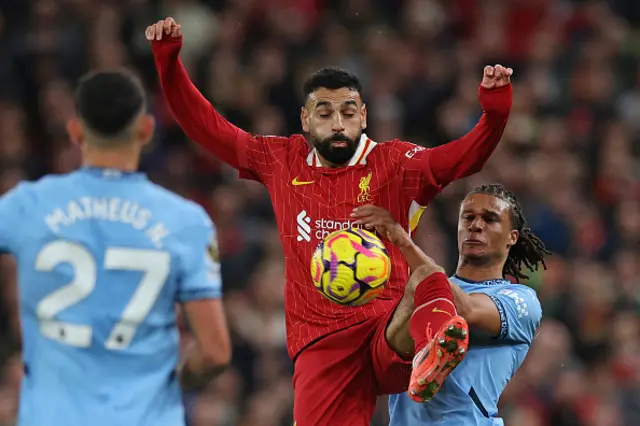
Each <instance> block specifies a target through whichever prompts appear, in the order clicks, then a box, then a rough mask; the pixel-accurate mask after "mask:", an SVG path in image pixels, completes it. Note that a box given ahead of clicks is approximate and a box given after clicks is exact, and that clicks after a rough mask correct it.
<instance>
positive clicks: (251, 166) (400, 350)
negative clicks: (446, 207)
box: [146, 18, 512, 426]
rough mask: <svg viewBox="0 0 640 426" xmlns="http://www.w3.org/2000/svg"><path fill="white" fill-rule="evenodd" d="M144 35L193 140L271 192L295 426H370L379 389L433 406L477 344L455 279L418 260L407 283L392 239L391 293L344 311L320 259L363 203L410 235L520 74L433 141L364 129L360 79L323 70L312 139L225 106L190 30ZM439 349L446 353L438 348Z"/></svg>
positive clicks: (312, 106) (466, 162) (491, 127)
mask: <svg viewBox="0 0 640 426" xmlns="http://www.w3.org/2000/svg"><path fill="white" fill-rule="evenodd" d="M146 37H147V39H148V40H150V41H152V48H153V54H154V57H155V63H156V68H157V70H158V74H159V76H160V82H161V85H162V89H163V92H164V95H165V97H166V99H167V102H168V103H169V106H170V107H171V110H172V111H173V114H174V115H175V117H176V120H177V121H178V123H179V124H180V126H181V127H182V129H183V130H184V132H185V133H186V134H187V136H188V137H189V138H190V139H192V140H194V141H196V142H197V143H198V144H200V145H202V146H203V147H204V148H206V149H207V150H209V151H210V152H212V153H213V154H215V155H216V156H217V157H219V158H220V159H222V160H223V161H225V162H227V163H228V164H230V165H231V166H233V167H235V168H236V169H238V170H239V171H240V176H241V177H243V178H246V179H253V180H256V181H258V182H262V183H263V184H264V185H265V186H266V187H267V189H268V191H269V194H270V196H271V200H272V202H273V207H274V210H275V214H276V220H277V224H278V228H279V230H280V238H281V240H282V246H283V249H284V252H285V266H286V278H287V285H286V295H285V309H286V323H287V324H286V325H287V346H288V350H289V355H290V356H291V358H292V359H293V360H294V363H295V367H294V368H295V372H294V379H293V386H294V395H295V402H294V418H295V420H296V422H297V425H298V426H325V425H331V426H340V425H349V426H360V425H362V426H365V425H369V422H370V419H371V416H372V413H373V410H374V408H375V402H376V395H380V394H390V393H400V392H404V391H406V390H407V389H409V391H410V393H411V394H412V396H413V398H414V399H419V400H420V399H421V400H425V401H426V400H428V399H429V398H430V397H431V396H432V394H433V393H435V392H436V391H437V389H438V388H439V386H440V384H441V383H442V380H444V378H445V377H446V375H447V374H448V372H449V371H450V369H451V368H453V367H455V366H456V365H457V363H458V362H459V361H460V360H461V359H462V357H463V356H464V350H465V349H466V345H467V344H468V338H467V337H466V335H465V333H464V332H465V331H466V327H467V325H466V322H465V321H464V320H463V319H462V318H460V317H459V316H457V315H456V310H455V306H454V305H453V297H452V294H451V289H450V287H449V284H448V281H447V277H446V276H445V275H444V274H442V273H440V274H433V275H432V274H431V273H432V272H433V271H428V270H424V269H421V268H418V269H417V270H416V271H413V274H412V276H411V279H409V268H408V266H407V263H406V261H405V259H404V258H403V257H402V254H401V251H400V250H399V248H398V247H395V246H394V245H391V244H389V245H388V248H389V250H390V254H391V258H392V260H393V267H392V273H391V279H390V281H389V283H388V284H387V288H386V289H385V291H384V293H383V294H382V295H380V296H379V297H378V298H377V299H375V300H374V301H372V302H370V303H368V304H366V305H364V306H361V307H349V306H341V305H338V304H334V303H332V302H330V301H329V300H327V299H326V298H324V297H323V296H322V295H321V294H320V293H319V292H318V291H316V290H315V288H314V286H313V283H312V282H311V276H310V270H309V267H310V261H311V256H312V254H313V251H314V249H315V248H316V246H317V245H318V243H319V242H320V241H321V240H322V239H323V237H325V236H326V235H328V234H329V233H330V232H331V231H333V230H335V229H339V228H345V227H349V226H353V225H357V223H358V222H357V221H358V219H360V218H359V215H362V214H363V212H364V214H366V210H367V209H361V210H360V211H358V210H355V211H354V209H357V208H358V207H360V206H363V205H366V204H375V205H377V206H380V207H382V208H384V209H386V210H389V211H390V212H391V213H392V215H393V217H394V218H395V219H396V220H397V222H398V223H400V224H401V225H402V226H403V228H404V229H406V230H409V231H410V230H412V228H415V226H416V225H417V223H418V220H419V218H420V214H421V213H422V211H423V210H424V208H425V206H426V205H427V204H428V203H429V201H430V200H431V199H432V198H433V197H434V196H436V195H437V194H438V193H439V192H440V191H441V190H442V188H444V187H445V186H446V185H448V184H449V183H451V182H452V181H454V180H456V179H460V178H463V177H465V176H469V175H471V174H473V173H476V172H478V171H479V170H480V169H481V168H482V166H483V165H484V164H485V162H486V161H487V159H488V158H489V156H490V155H491V153H492V152H493V150H494V149H495V147H496V145H497V144H498V141H499V140H500V137H501V135H502V132H503V130H504V127H505V125H506V122H507V117H508V115H509V110H510V108H511V85H510V76H511V73H512V71H511V69H507V68H503V67H502V66H499V65H497V66H495V67H486V68H485V70H484V77H483V80H482V83H481V87H480V89H479V97H480V103H481V105H482V108H483V111H484V114H483V116H482V118H481V119H480V122H479V123H478V124H477V125H476V127H475V128H474V129H473V130H471V132H469V133H468V134H467V135H465V136H463V137H462V138H460V139H458V140H456V141H453V142H450V143H448V144H445V145H443V146H439V147H436V148H433V149H427V148H424V147H420V146H417V145H414V144H411V143H408V142H402V141H399V140H393V141H390V142H385V143H376V142H374V141H373V140H371V139H370V138H369V137H367V136H366V135H365V134H364V133H363V131H364V129H365V128H366V124H367V110H366V107H365V105H364V103H363V100H362V98H361V94H362V87H361V84H360V82H359V80H358V78H357V77H355V76H354V75H352V74H350V73H348V72H346V71H343V70H339V69H323V70H320V71H318V72H316V73H315V74H313V75H312V76H311V77H310V78H309V80H307V82H306V83H305V84H304V88H303V89H304V94H305V96H306V100H305V105H304V106H303V108H302V112H301V121H302V128H303V130H304V132H305V133H307V134H308V135H309V139H310V143H309V142H308V141H307V138H305V136H303V135H293V136H289V137H275V136H254V135H251V134H249V133H247V132H246V131H244V130H242V129H239V128H237V127H236V126H234V125H233V124H231V123H229V122H228V121H227V120H225V119H224V118H223V117H222V116H221V115H220V114H218V113H217V112H216V111H215V109H214V108H213V107H212V106H211V104H210V103H209V102H208V101H207V100H206V99H205V98H204V97H203V96H202V95H201V94H200V92H199V91H198V90H197V89H196V87H194V85H193V84H192V83H191V80H190V79H189V76H188V75H187V72H186V71H185V69H184V67H183V65H182V63H181V62H180V59H179V57H178V56H179V52H180V48H181V46H182V36H181V32H180V26H179V25H178V24H176V22H175V21H174V20H173V19H171V18H167V19H165V20H161V21H158V23H156V24H153V25H150V26H149V27H148V28H147V30H146ZM310 145H311V146H310ZM383 237H384V236H383ZM427 276H428V277H429V278H426V277H427ZM403 295H404V297H403ZM403 299H404V300H403ZM403 302H405V303H403ZM414 306H415V307H416V308H415V310H414V308H413V307H414ZM432 331H433V337H432ZM411 338H413V340H412V339H411ZM453 341H455V342H453ZM414 342H415V347H414ZM432 344H433V345H436V344H439V345H440V346H439V348H440V349H439V350H437V351H435V350H434V351H430V350H429V348H431V347H432ZM425 348H426V349H425ZM423 349H424V350H423ZM454 349H455V350H454ZM416 353H417V354H418V355H416V356H415V360H414V368H413V372H414V373H413V376H412V375H411V374H412V373H411V370H412V369H411V360H412V358H413V357H414V354H416ZM436 353H437V354H438V355H437V356H436V355H435V354H436ZM439 356H440V357H439Z"/></svg>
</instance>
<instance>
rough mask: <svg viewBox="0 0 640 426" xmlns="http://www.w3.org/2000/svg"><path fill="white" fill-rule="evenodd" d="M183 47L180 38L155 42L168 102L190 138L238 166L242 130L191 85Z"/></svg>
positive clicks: (162, 82) (163, 90) (155, 53)
mask: <svg viewBox="0 0 640 426" xmlns="http://www.w3.org/2000/svg"><path fill="white" fill-rule="evenodd" d="M181 44H182V42H181V40H179V39H178V40H163V41H154V42H153V43H152V49H153V55H154V60H155V64H156V69H157V71H158V76H159V78H160V85H161V87H162V92H163V93H164V96H165V98H166V100H167V103H168V104H169V107H170V109H171V111H172V113H173V115H174V117H175V119H176V121H177V122H178V124H180V127H181V128H182V130H183V131H184V132H185V133H186V135H187V136H188V137H189V138H190V139H192V140H193V141H195V142H197V143H198V144H199V145H202V146H203V147H204V148H206V149H207V150H208V151H210V152H212V153H213V154H214V155H216V156H217V157H219V158H220V159H222V160H223V161H225V162H227V163H229V164H231V165H232V166H234V167H237V165H238V155H237V149H236V145H237V143H238V137H239V132H242V131H241V130H240V129H238V128H237V127H236V126H234V125H233V124H231V123H229V122H228V121H227V120H226V119H225V118H224V117H222V116H221V115H220V114H219V113H218V112H217V111H216V110H215V108H213V106H212V105H211V103H210V102H209V101H208V100H207V99H206V98H205V97H204V96H203V95H202V93H200V91H199V90H198V89H197V88H196V87H195V86H194V84H193V83H192V82H191V79H190V78H189V74H188V73H187V70H186V69H185V68H184V66H183V64H182V62H181V61H180V58H179V55H178V54H179V52H180V47H181Z"/></svg>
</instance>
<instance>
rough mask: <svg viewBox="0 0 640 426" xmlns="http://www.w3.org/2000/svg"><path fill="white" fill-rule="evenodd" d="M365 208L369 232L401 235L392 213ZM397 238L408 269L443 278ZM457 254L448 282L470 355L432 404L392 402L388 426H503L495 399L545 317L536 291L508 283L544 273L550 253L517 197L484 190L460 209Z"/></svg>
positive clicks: (432, 350) (405, 398)
mask: <svg viewBox="0 0 640 426" xmlns="http://www.w3.org/2000/svg"><path fill="white" fill-rule="evenodd" d="M366 209H368V211H369V212H368V216H366V218H367V219H366V220H365V221H363V223H365V224H366V225H367V226H369V227H370V226H372V225H377V226H378V228H380V227H383V228H385V229H390V230H393V229H396V233H397V232H398V231H397V229H398V228H399V226H395V228H394V226H393V223H394V220H393V218H392V217H391V215H390V214H389V213H388V212H386V211H384V210H382V209H379V208H377V207H371V206H367V207H366ZM394 238H395V241H393V242H394V243H395V244H398V245H399V246H400V247H401V248H402V251H403V254H404V255H405V256H406V257H407V260H408V261H409V263H410V264H417V265H420V264H424V265H427V266H425V267H427V268H429V269H430V271H431V275H430V276H431V277H432V279H436V278H435V277H439V279H446V276H445V275H444V270H443V269H442V268H440V267H438V266H437V265H436V264H435V263H434V262H433V261H432V260H431V259H430V258H429V257H428V256H426V255H425V254H424V253H423V252H422V251H421V250H420V249H419V248H418V247H417V246H416V245H415V244H413V242H412V241H411V240H410V238H409V237H408V236H407V235H406V234H404V236H402V235H401V236H395V237H394ZM458 250H459V261H458V267H457V270H456V273H455V275H454V276H453V277H451V278H450V283H451V288H452V290H453V294H454V299H455V303H456V307H457V310H458V314H459V315H461V316H463V317H464V318H465V319H466V320H467V322H468V324H469V328H470V331H471V334H470V345H469V351H468V353H467V355H466V357H465V359H464V361H462V362H461V363H460V364H459V365H458V367H457V368H456V369H455V370H453V372H452V373H451V374H450V375H449V377H448V378H447V380H446V381H444V383H443V384H442V387H441V388H440V390H439V392H438V393H437V395H435V397H434V398H433V399H432V400H431V401H430V402H428V403H427V404H424V402H427V401H426V400H424V399H423V398H421V397H420V396H418V395H413V394H411V393H409V394H399V395H392V396H391V397H390V400H389V409H390V415H391V423H390V424H391V426H400V425H402V426H418V425H429V426H432V425H441V426H449V425H460V426H496V425H503V424H504V423H503V421H502V419H501V418H499V417H498V407H497V404H498V399H499V398H500V395H501V394H502V391H503V390H504V388H505V387H506V385H507V383H509V381H510V380H511V378H512V377H513V375H514V374H515V372H516V371H517V370H518V368H520V366H521V365H522V362H523V361H524V359H525V357H526V355H527V352H528V350H529V347H530V346H531V342H532V340H533V339H534V337H535V334H536V330H537V328H538V326H539V325H540V320H541V317H542V310H541V307H540V302H539V300H538V297H537V296H536V294H535V292H534V291H533V290H532V289H530V288H529V287H526V286H524V285H519V284H512V283H511V282H510V281H508V280H507V279H506V278H505V277H506V276H512V277H515V278H516V279H518V280H519V279H520V278H528V277H527V276H526V275H525V274H524V273H523V272H522V271H521V270H522V268H523V267H527V268H528V269H530V270H537V269H538V267H539V265H542V266H544V256H545V254H547V253H548V251H547V250H546V249H545V247H544V244H543V243H542V241H540V240H539V239H538V238H537V237H536V236H535V235H534V234H533V233H532V232H531V230H530V229H529V228H526V227H525V218H524V215H523V212H522V208H521V206H520V204H519V202H518V200H517V198H516V197H515V196H514V195H513V193H511V192H510V191H508V190H507V189H505V188H504V187H503V186H501V185H483V186H479V187H477V188H475V189H474V190H473V191H471V193H470V194H469V195H467V197H466V198H465V199H464V201H463V202H462V204H461V206H460V216H459V219H458ZM409 302H410V301H408V300H403V303H409ZM402 334H404V336H405V340H408V339H409V338H410V337H409V333H408V331H407V330H404V331H403V332H402ZM442 343H443V344H446V342H442ZM443 344H441V343H440V342H437V341H434V342H433V343H431V345H429V346H427V348H426V349H425V351H424V352H423V353H422V354H419V355H418V356H422V357H426V358H429V357H435V358H437V357H438V356H439V354H438V353H436V350H437V352H440V351H441V350H442V346H443ZM412 400H413V401H412ZM416 402H418V403H416Z"/></svg>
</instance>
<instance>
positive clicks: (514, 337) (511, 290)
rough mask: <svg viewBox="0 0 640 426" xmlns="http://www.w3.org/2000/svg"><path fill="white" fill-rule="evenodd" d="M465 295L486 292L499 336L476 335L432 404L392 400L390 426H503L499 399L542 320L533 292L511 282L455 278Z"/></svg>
mask: <svg viewBox="0 0 640 426" xmlns="http://www.w3.org/2000/svg"><path fill="white" fill-rule="evenodd" d="M450 280H451V281H453V282H454V283H456V284H458V285H459V286H460V288H461V289H462V290H463V291H464V292H465V293H485V294H487V295H488V296H489V297H490V298H491V299H492V300H493V301H494V302H495V304H496V306H497V307H498V311H499V312H500V319H501V321H502V326H501V329H500V336H499V337H498V338H491V337H489V336H483V335H480V334H479V333H474V331H473V329H472V330H471V335H470V344H469V352H468V353H467V355H466V357H465V358H464V360H463V361H462V362H461V363H460V365H458V367H457V368H456V369H455V370H453V372H452V373H451V374H450V375H449V376H448V377H447V378H446V379H445V381H444V383H443V385H442V387H441V388H440V390H439V391H438V393H437V394H436V396H435V397H434V398H433V399H432V400H431V401H430V402H429V403H427V404H418V403H416V402H413V401H412V400H411V399H410V398H409V396H408V395H407V394H406V393H403V394H399V395H392V396H391V397H390V398H389V412H390V415H391V423H390V426H419V425H425V426H451V425H456V426H502V425H504V422H503V421H502V419H501V418H499V417H498V399H499V398H500V394H502V391H503V390H504V388H505V387H506V386H507V383H509V381H510V380H511V378H512V377H513V375H514V374H515V372H516V371H517V370H518V368H520V366H521V365H522V362H523V361H524V358H525V356H526V355H527V352H528V351H529V347H530V346H531V341H532V340H533V338H534V336H535V334H536V330H537V328H538V326H539V325H540V320H541V318H542V308H541V307H540V301H539V300H538V297H537V296H536V294H535V292H534V291H533V290H532V289H530V288H529V287H526V286H523V285H517V284H511V283H510V282H509V281H506V280H493V281H484V282H470V281H466V280H462V279H460V278H457V277H453V278H450Z"/></svg>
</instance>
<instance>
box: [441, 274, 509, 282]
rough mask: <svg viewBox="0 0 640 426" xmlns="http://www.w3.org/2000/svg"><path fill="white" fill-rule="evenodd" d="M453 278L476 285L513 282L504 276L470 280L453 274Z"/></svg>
mask: <svg viewBox="0 0 640 426" xmlns="http://www.w3.org/2000/svg"><path fill="white" fill-rule="evenodd" d="M453 278H455V279H456V280H458V281H462V282H465V283H467V284H474V285H505V284H511V281H509V280H505V279H504V278H495V279H493V280H486V281H473V280H469V279H467V278H461V277H459V276H457V275H455V274H454V275H453Z"/></svg>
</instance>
